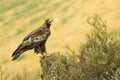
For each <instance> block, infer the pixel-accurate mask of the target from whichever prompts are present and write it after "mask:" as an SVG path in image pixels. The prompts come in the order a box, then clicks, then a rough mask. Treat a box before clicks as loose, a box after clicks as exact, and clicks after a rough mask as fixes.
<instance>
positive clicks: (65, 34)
mask: <svg viewBox="0 0 120 80" xmlns="http://www.w3.org/2000/svg"><path fill="white" fill-rule="evenodd" d="M119 3H120V0H116V1H115V0H54V1H53V0H0V65H1V68H0V69H2V70H7V71H6V72H7V74H12V75H11V78H10V79H12V78H13V77H12V76H14V74H16V73H21V72H22V71H24V70H26V71H27V72H28V73H29V74H30V75H31V80H34V79H32V78H33V77H34V78H35V77H36V76H35V75H37V74H39V73H40V72H38V71H39V68H40V65H39V59H40V58H39V56H40V55H36V54H34V51H33V50H30V51H27V52H25V53H24V54H23V55H22V56H20V58H19V59H18V60H16V61H11V54H12V53H13V52H14V50H15V49H16V48H17V47H18V45H19V44H20V43H21V42H22V39H23V38H24V37H25V36H26V35H27V34H29V33H30V32H31V31H32V30H34V29H36V28H38V27H39V26H40V25H41V24H42V23H43V22H44V20H45V19H46V18H53V20H54V22H53V24H52V26H51V32H52V34H51V36H50V37H49V39H48V41H47V45H46V46H47V51H48V52H61V53H62V54H64V52H65V51H66V50H65V48H64V47H65V46H66V45H69V46H70V47H71V49H73V50H76V49H77V48H78V47H79V45H80V43H84V42H85V38H86V34H89V33H90V30H91V28H92V27H91V26H90V25H89V24H87V21H86V20H87V17H88V16H89V15H91V14H94V13H96V14H98V15H100V16H101V17H102V18H103V19H104V20H106V21H107V24H108V26H109V27H108V29H107V30H108V32H110V31H113V30H118V31H119V30H120V22H119V20H120V10H119V9H120V5H119ZM36 72H37V73H36ZM33 74H34V75H33ZM12 80H13V79H12ZM29 80H30V79H29Z"/></svg>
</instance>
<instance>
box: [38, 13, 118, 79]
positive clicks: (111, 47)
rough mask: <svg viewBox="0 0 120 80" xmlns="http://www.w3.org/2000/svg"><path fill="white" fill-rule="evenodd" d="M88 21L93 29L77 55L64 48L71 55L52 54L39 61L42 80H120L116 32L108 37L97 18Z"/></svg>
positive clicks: (104, 24) (104, 26) (93, 17)
mask: <svg viewBox="0 0 120 80" xmlns="http://www.w3.org/2000/svg"><path fill="white" fill-rule="evenodd" d="M87 22H88V23H89V24H90V25H91V26H93V28H94V29H93V31H92V32H91V34H90V35H87V41H86V43H85V44H82V45H80V49H79V54H77V53H76V52H75V51H73V50H71V49H70V48H69V46H66V48H67V49H68V50H69V52H71V53H72V56H68V57H65V56H63V55H60V54H58V53H54V54H52V55H50V56H48V57H45V58H43V59H41V61H40V62H41V67H42V72H43V74H42V76H41V77H42V80H120V36H119V33H118V34H115V35H114V34H112V33H110V34H108V33H107V32H106V28H107V25H106V23H105V22H104V21H103V20H102V19H101V18H100V17H99V16H98V15H94V16H92V17H89V18H88V20H87Z"/></svg>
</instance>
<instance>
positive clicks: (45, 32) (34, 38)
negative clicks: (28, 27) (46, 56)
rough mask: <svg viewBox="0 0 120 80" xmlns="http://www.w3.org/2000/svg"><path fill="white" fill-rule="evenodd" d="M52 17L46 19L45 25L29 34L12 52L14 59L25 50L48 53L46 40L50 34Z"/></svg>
mask: <svg viewBox="0 0 120 80" xmlns="http://www.w3.org/2000/svg"><path fill="white" fill-rule="evenodd" d="M52 21H53V20H52V19H46V20H45V22H44V23H43V25H41V26H40V27H39V28H38V29H36V30H33V31H32V32H31V33H30V34H28V35H27V36H26V37H25V38H24V39H23V41H22V43H21V44H20V45H19V46H18V48H17V49H16V50H15V51H14V52H13V54H12V60H16V59H17V58H18V57H19V56H20V55H21V54H22V53H23V52H25V51H27V50H31V49H34V52H35V53H37V54H38V53H41V54H42V55H43V53H47V52H46V46H45V44H46V41H47V39H48V37H49V36H50V33H51V32H50V26H51V22H52Z"/></svg>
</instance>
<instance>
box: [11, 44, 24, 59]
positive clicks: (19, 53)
mask: <svg viewBox="0 0 120 80" xmlns="http://www.w3.org/2000/svg"><path fill="white" fill-rule="evenodd" d="M24 51H25V50H24V49H23V44H20V45H19V46H18V48H17V49H16V50H15V51H14V52H13V54H12V61H13V60H16V59H17V58H18V57H19V56H20V55H21V53H23V52H24Z"/></svg>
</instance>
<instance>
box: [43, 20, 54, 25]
mask: <svg viewBox="0 0 120 80" xmlns="http://www.w3.org/2000/svg"><path fill="white" fill-rule="evenodd" d="M45 22H46V24H51V22H53V20H52V19H46V21H45Z"/></svg>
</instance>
